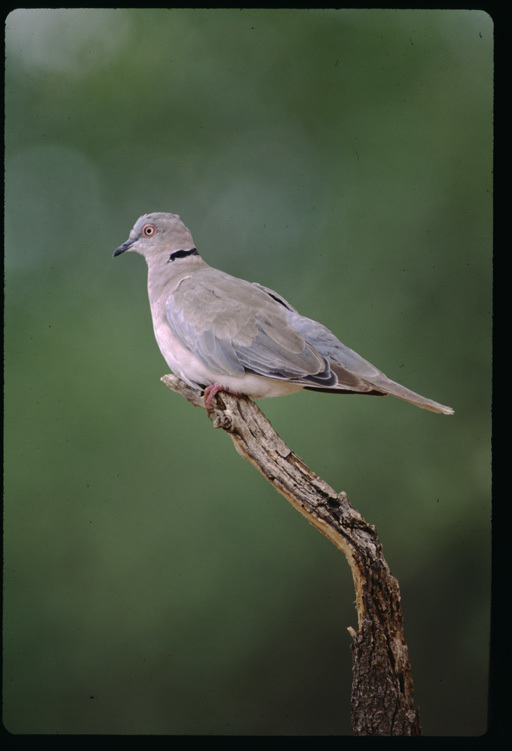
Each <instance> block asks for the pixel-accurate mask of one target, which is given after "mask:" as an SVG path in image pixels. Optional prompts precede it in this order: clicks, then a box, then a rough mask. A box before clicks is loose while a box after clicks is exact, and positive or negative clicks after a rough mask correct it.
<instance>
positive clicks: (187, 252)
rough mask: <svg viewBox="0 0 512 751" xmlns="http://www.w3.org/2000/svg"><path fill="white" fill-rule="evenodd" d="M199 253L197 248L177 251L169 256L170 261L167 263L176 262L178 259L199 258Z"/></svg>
mask: <svg viewBox="0 0 512 751" xmlns="http://www.w3.org/2000/svg"><path fill="white" fill-rule="evenodd" d="M198 255H199V253H198V252H197V250H196V249H195V248H190V250H175V251H173V252H172V253H171V255H170V256H169V260H168V261H167V263H170V262H171V261H175V260H176V259H177V258H186V256H198Z"/></svg>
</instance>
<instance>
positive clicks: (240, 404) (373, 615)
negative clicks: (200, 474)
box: [161, 375, 421, 736]
mask: <svg viewBox="0 0 512 751" xmlns="http://www.w3.org/2000/svg"><path fill="white" fill-rule="evenodd" d="M161 380H162V381H163V383H164V384H165V385H166V386H168V387H169V388H170V389H171V390H173V391H176V392H177V393H178V394H181V395H182V396H184V397H185V398H186V399H188V400H189V401H190V402H192V404H195V405H196V406H201V407H204V399H203V396H202V392H200V391H196V390H194V389H192V388H191V387H190V386H187V385H186V384H185V383H184V382H183V381H181V380H180V379H178V378H176V377H175V376H173V375H166V376H164V377H163V378H162V379H161ZM212 405H213V414H214V416H215V419H214V423H213V427H214V428H222V429H223V430H225V431H226V432H227V433H229V435H230V436H231V438H232V439H233V443H234V444H235V448H236V450H237V451H238V453H239V454H240V455H241V456H243V457H244V459H247V460H248V461H249V462H250V463H251V464H252V465H253V466H254V467H256V469H257V470H258V471H259V472H261V474H262V475H263V476H264V477H265V478H266V479H267V480H268V481H269V482H270V483H271V484H272V485H273V486H274V487H275V488H276V490H278V491H279V492H280V493H281V494H282V495H284V497H285V498H286V499H287V500H288V501H290V503H291V504H292V506H294V508H296V509H297V511H299V512H300V513H301V514H303V516H305V517H306V519H307V520H308V521H309V522H310V523H311V524H312V525H313V526H314V527H316V528H317V529H318V530H319V531H320V532H321V533H322V534H323V535H325V536H326V537H327V538H328V539H329V540H331V542H332V543H334V545H336V547H337V548H339V550H341V551H342V553H343V554H344V555H345V557H346V559H347V561H348V563H349V566H350V568H351V570H352V576H353V579H354V587H355V594H356V610H357V617H358V629H357V631H356V630H355V629H353V628H352V627H349V628H348V631H349V633H350V635H351V636H352V640H353V641H352V645H351V649H352V660H353V679H352V697H351V716H352V729H353V732H354V734H355V735H369V736H373V735H377V736H380V735H391V736H395V735H406V736H418V735H421V728H420V722H419V710H418V708H416V707H415V705H414V691H413V681H412V674H411V666H410V663H409V654H408V649H407V644H406V641H405V635H404V626H403V617H402V611H401V606H400V589H399V586H398V582H397V580H396V579H395V577H394V576H393V575H392V574H391V572H390V570H389V567H388V565H387V563H386V561H385V559H384V555H383V552H382V546H381V544H380V542H379V539H378V537H377V533H376V530H375V527H373V526H372V525H370V524H368V523H367V522H366V521H365V520H364V518H363V517H362V516H361V514H360V513H359V512H358V511H357V510H356V509H355V508H354V507H353V506H352V505H351V503H350V502H349V499H348V496H347V494H346V493H345V492H341V493H336V492H335V491H334V490H333V489H332V488H331V487H330V486H329V485H328V484H327V483H326V482H324V480H322V479H321V478H320V477H318V476H317V475H316V474H315V473H314V472H313V471H312V470H311V469H310V468H309V467H308V466H307V465H306V464H305V463H304V462H303V461H302V459H300V458H299V457H298V456H297V455H296V454H294V453H293V451H291V450H290V449H289V448H288V446H286V444H285V443H284V441H282V440H281V438H280V437H279V436H278V435H277V433H276V432H275V431H274V429H273V428H272V426H271V424H270V423H269V421H268V420H267V419H266V417H265V416H264V415H263V413H262V412H261V410H260V409H259V407H258V406H257V405H256V404H255V403H254V402H252V401H251V400H250V399H248V398H247V397H245V396H233V395H232V394H228V393H226V392H224V391H223V392H221V393H220V394H218V395H217V396H216V397H215V398H214V400H213V402H212Z"/></svg>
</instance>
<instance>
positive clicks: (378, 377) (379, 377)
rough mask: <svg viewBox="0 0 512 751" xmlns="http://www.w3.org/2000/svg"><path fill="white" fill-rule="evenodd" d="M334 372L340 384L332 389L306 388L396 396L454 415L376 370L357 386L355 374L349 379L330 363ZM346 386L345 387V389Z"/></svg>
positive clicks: (444, 407)
mask: <svg viewBox="0 0 512 751" xmlns="http://www.w3.org/2000/svg"><path fill="white" fill-rule="evenodd" d="M330 366H331V369H332V371H333V372H334V373H335V374H336V375H337V377H338V383H337V384H336V385H334V386H333V387H332V388H318V387H317V388H315V386H313V385H311V386H306V388H307V389H309V390H311V391H324V392H330V393H335V394H366V395H368V396H370V395H371V396H387V395H390V396H396V397H397V398H398V399H403V400H404V401H406V402H409V403H410V404H414V405H415V406H416V407H420V408H421V409H428V410H429V411H430V412H437V413H440V414H443V415H453V414H454V410H453V409H452V408H451V407H447V406H446V405H444V404H440V403H439V402H435V401H434V400H433V399H427V397H425V396H421V394H417V393H416V392H415V391H411V389H408V388H406V387H405V386H402V385H401V384H400V383H397V382H396V381H392V380H391V379H390V378H388V377H387V376H385V375H384V373H381V372H380V371H377V369H376V368H375V371H376V373H375V375H373V374H372V376H371V378H369V377H365V378H361V376H359V378H358V381H359V383H358V384H357V385H355V384H354V374H353V373H351V374H350V375H351V376H352V378H351V379H347V377H346V376H347V370H346V369H345V368H343V366H341V365H339V364H338V363H333V362H330ZM343 384H345V387H343Z"/></svg>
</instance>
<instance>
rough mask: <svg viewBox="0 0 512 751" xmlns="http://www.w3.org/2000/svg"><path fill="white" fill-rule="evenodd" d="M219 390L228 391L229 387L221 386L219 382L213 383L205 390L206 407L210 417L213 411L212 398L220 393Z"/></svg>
mask: <svg viewBox="0 0 512 751" xmlns="http://www.w3.org/2000/svg"><path fill="white" fill-rule="evenodd" d="M219 391H227V389H225V388H224V386H221V385H220V384H219V383H211V384H210V385H209V386H207V387H206V388H205V390H204V406H205V407H206V411H207V412H208V417H210V415H211V413H212V411H213V410H212V399H213V397H214V396H215V394H218V393H219Z"/></svg>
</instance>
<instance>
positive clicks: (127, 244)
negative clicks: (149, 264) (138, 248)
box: [112, 240, 135, 258]
mask: <svg viewBox="0 0 512 751" xmlns="http://www.w3.org/2000/svg"><path fill="white" fill-rule="evenodd" d="M134 242H135V240H127V241H126V242H125V243H123V244H122V245H120V246H119V247H118V248H116V249H115V250H114V254H113V256H112V258H115V257H116V256H120V255H121V253H124V251H125V250H128V249H129V247H130V245H133V243H134Z"/></svg>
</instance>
